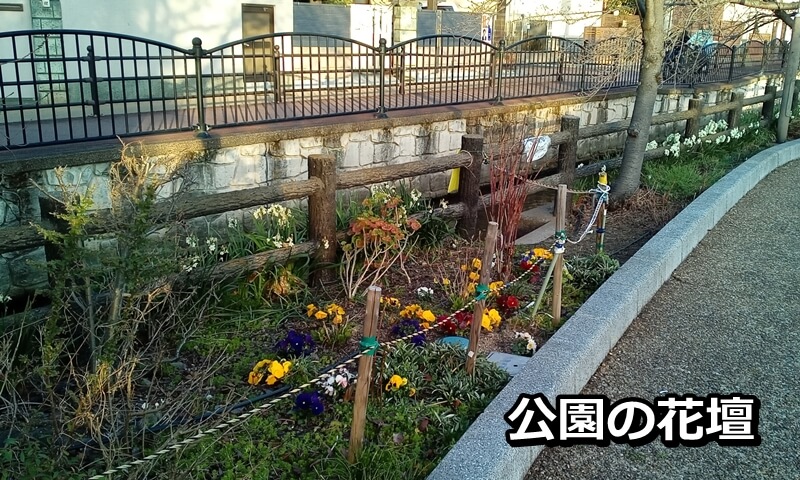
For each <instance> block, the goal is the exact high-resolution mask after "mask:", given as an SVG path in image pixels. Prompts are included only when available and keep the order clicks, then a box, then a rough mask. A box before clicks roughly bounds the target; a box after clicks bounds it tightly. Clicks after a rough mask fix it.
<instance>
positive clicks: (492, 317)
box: [489, 308, 503, 327]
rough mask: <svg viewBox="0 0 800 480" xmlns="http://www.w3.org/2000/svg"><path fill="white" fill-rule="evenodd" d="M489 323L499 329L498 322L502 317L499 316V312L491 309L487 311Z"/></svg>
mask: <svg viewBox="0 0 800 480" xmlns="http://www.w3.org/2000/svg"><path fill="white" fill-rule="evenodd" d="M489 321H490V322H491V323H492V326H493V327H499V326H500V322H502V321H503V317H501V316H500V312H498V311H497V310H495V309H494V308H493V309H491V310H489Z"/></svg>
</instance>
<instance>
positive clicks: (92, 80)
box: [86, 45, 100, 117]
mask: <svg viewBox="0 0 800 480" xmlns="http://www.w3.org/2000/svg"><path fill="white" fill-rule="evenodd" d="M86 61H87V62H88V63H89V93H90V94H91V96H92V115H94V116H95V117H99V116H100V94H99V92H98V89H97V65H96V64H95V58H94V47H93V46H91V45H87V46H86Z"/></svg>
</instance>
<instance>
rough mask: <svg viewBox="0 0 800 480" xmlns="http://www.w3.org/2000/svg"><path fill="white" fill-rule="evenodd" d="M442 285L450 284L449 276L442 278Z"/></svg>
mask: <svg viewBox="0 0 800 480" xmlns="http://www.w3.org/2000/svg"><path fill="white" fill-rule="evenodd" d="M442 285H450V279H449V278H443V279H442Z"/></svg>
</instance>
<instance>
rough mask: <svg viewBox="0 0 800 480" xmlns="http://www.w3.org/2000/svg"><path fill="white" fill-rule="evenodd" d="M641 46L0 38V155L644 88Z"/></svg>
mask: <svg viewBox="0 0 800 480" xmlns="http://www.w3.org/2000/svg"><path fill="white" fill-rule="evenodd" d="M785 52H786V45H785V44H784V43H783V42H781V41H777V40H776V41H773V42H770V43H768V44H764V43H761V42H756V41H751V42H747V43H743V44H741V45H738V46H736V47H733V48H731V47H727V46H725V45H711V46H709V47H706V48H704V49H699V50H695V51H691V52H690V51H685V52H679V54H678V55H670V54H668V55H667V57H666V58H665V64H664V71H663V80H664V83H665V84H671V85H675V86H692V85H696V84H700V83H713V82H721V81H730V80H734V79H737V78H740V77H743V76H745V75H751V74H757V73H760V72H774V71H778V70H780V69H781V68H782V66H783V61H784V57H785ZM640 62H641V44H640V43H639V42H637V41H631V40H627V39H611V40H606V41H603V42H599V43H595V44H592V45H586V46H584V45H581V44H578V43H575V42H572V41H569V40H566V39H563V38H558V37H535V38H529V39H525V40H522V41H520V42H516V43H513V44H510V45H506V44H504V43H503V42H501V43H500V44H499V45H491V44H488V43H486V42H482V41H480V40H476V39H474V38H470V37H461V36H453V35H431V36H425V37H420V38H415V39H412V40H408V41H405V42H402V43H398V44H396V45H393V46H387V44H386V41H385V40H381V42H380V44H379V45H378V46H377V47H375V46H372V45H367V44H364V43H361V42H357V41H355V40H352V39H348V38H344V37H337V36H330V35H317V34H313V33H282V34H271V35H264V36H259V37H251V38H246V39H242V40H238V41H235V42H231V43H227V44H225V45H221V46H218V47H214V48H211V49H205V48H203V44H202V42H201V40H200V39H198V38H195V39H194V40H193V41H192V47H191V48H188V49H184V48H180V47H176V46H173V45H168V44H165V43H161V42H156V41H152V40H147V39H143V38H137V37H132V36H128V35H118V34H111V33H105V32H93V31H82V30H36V31H19V32H6V33H0V135H1V136H2V137H0V147H5V148H8V149H12V148H23V147H28V146H36V145H47V144H60V143H67V142H76V141H84V140H91V139H103V138H114V137H116V136H123V137H124V136H130V135H142V134H148V133H157V132H170V131H191V130H195V131H197V132H199V133H200V134H206V132H207V131H208V130H209V129H210V128H212V127H225V126H234V125H245V124H253V123H266V122H281V121H287V120H294V119H300V118H312V117H325V116H334V115H344V114H351V113H365V112H373V113H375V114H377V115H378V116H386V114H387V112H390V111H392V110H398V109H408V108H418V107H428V106H437V105H454V104H462V103H471V102H492V103H501V102H502V101H503V99H510V98H525V97H534V96H542V95H549V94H556V93H585V92H593V91H598V90H601V89H608V88H616V87H626V86H632V85H636V84H637V83H638V75H639V65H640Z"/></svg>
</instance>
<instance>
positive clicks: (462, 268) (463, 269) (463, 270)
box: [461, 265, 469, 272]
mask: <svg viewBox="0 0 800 480" xmlns="http://www.w3.org/2000/svg"><path fill="white" fill-rule="evenodd" d="M467 270H469V267H467V266H466V265H461V271H462V272H466V271H467Z"/></svg>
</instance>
